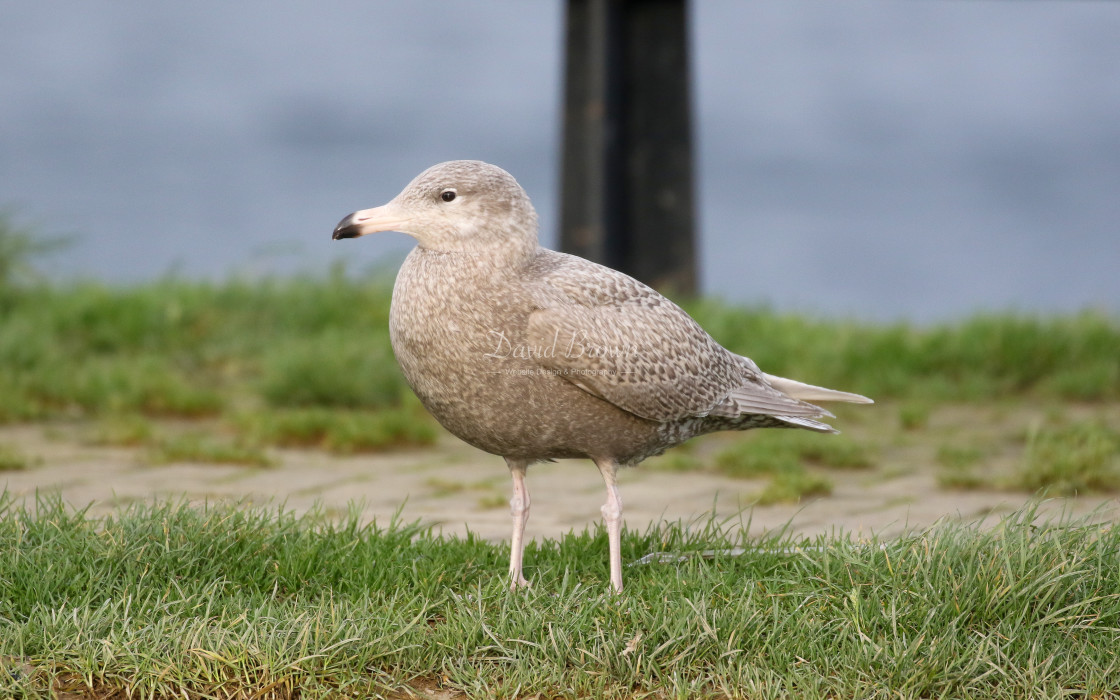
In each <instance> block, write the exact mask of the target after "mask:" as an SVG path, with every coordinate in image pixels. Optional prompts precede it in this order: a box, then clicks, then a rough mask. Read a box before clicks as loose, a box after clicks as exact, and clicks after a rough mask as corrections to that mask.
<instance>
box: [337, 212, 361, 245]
mask: <svg viewBox="0 0 1120 700" xmlns="http://www.w3.org/2000/svg"><path fill="white" fill-rule="evenodd" d="M359 235H360V234H359V233H358V227H357V225H356V224H355V222H354V216H353V214H351V215H350V216H347V217H346V218H345V219H343V220H342V221H339V222H338V226H335V227H334V233H333V234H331V240H332V241H341V240H342V239H343V238H357V237H358V236H359Z"/></svg>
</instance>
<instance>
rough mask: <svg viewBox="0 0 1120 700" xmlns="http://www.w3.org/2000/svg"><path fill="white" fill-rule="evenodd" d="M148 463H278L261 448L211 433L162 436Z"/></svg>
mask: <svg viewBox="0 0 1120 700" xmlns="http://www.w3.org/2000/svg"><path fill="white" fill-rule="evenodd" d="M148 462H149V463H151V464H169V463H171V462H202V463H204V464H243V465H246V466H252V467H271V466H273V465H274V464H275V461H274V460H273V459H272V458H271V457H269V456H268V454H266V453H265V451H264V450H263V449H261V447H260V446H259V445H253V444H248V443H243V442H240V441H237V440H228V439H225V440H223V439H221V438H217V437H214V436H213V435H210V434H208V433H200V432H188V433H183V434H180V435H174V436H166V437H161V438H159V439H157V440H155V441H153V442H152V443H151V445H150V446H149V449H148Z"/></svg>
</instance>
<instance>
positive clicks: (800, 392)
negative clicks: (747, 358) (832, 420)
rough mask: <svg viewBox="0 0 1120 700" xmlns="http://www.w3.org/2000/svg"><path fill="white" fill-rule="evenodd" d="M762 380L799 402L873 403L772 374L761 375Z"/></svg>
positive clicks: (856, 396) (864, 397) (855, 395)
mask: <svg viewBox="0 0 1120 700" xmlns="http://www.w3.org/2000/svg"><path fill="white" fill-rule="evenodd" d="M762 376H763V378H765V379H766V381H767V382H769V384H770V386H772V387H774V388H775V389H777V390H778V391H780V392H782V393H783V394H785V395H786V396H790V397H792V398H795V399H800V400H801V401H809V402H812V401H843V402H845V403H875V402H874V401H872V400H871V399H869V398H867V397H866V396H860V395H859V394H850V393H848V392H846V391H836V390H834V389H825V388H824V387H821V386H813V385H812V384H803V383H801V382H799V381H796V380H793V379H786V378H785V377H775V376H774V375H772V374H765V373H764V374H763V375H762Z"/></svg>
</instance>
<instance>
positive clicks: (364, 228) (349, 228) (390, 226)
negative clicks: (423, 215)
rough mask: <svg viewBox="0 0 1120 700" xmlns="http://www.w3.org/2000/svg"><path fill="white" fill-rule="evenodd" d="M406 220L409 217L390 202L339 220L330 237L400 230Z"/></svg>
mask: <svg viewBox="0 0 1120 700" xmlns="http://www.w3.org/2000/svg"><path fill="white" fill-rule="evenodd" d="M408 222H409V218H408V217H407V216H404V215H403V214H402V213H401V212H400V211H399V210H398V209H397V208H396V207H395V206H393V204H392V203H391V202H390V203H389V204H386V205H385V206H382V207H374V208H373V209H362V210H361V211H356V212H354V213H353V214H351V215H350V216H348V217H346V218H345V219H343V220H342V221H339V222H338V226H335V227H334V235H333V236H331V238H332V239H334V240H336V241H337V240H341V239H343V238H357V237H359V236H364V235H366V234H367V233H377V232H378V231H400V230H401V228H402V227H403V226H407V225H408Z"/></svg>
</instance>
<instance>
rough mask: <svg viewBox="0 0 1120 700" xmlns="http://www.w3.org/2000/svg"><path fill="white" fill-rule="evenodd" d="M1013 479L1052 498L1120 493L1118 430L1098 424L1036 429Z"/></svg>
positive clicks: (1077, 423)
mask: <svg viewBox="0 0 1120 700" xmlns="http://www.w3.org/2000/svg"><path fill="white" fill-rule="evenodd" d="M1016 477H1017V480H1018V482H1019V485H1020V486H1022V488H1024V489H1027V490H1028V491H1035V490H1038V489H1046V490H1047V491H1048V492H1049V493H1052V494H1054V495H1074V494H1078V493H1092V492H1101V491H1104V492H1110V491H1120V431H1117V430H1114V429H1113V428H1110V427H1109V426H1107V425H1104V424H1103V423H1099V422H1075V423H1071V424H1068V425H1059V426H1046V427H1039V428H1036V429H1035V430H1033V431H1031V434H1030V436H1029V438H1028V440H1027V452H1026V456H1025V458H1024V460H1023V462H1022V464H1021V466H1020V468H1019V470H1018V473H1017V474H1016Z"/></svg>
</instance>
